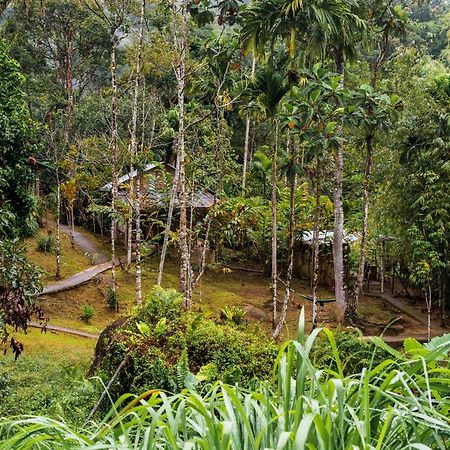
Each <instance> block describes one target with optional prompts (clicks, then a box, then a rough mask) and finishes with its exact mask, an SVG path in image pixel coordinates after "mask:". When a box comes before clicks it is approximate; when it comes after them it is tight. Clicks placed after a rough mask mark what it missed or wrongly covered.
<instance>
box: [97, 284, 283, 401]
mask: <svg viewBox="0 0 450 450" xmlns="http://www.w3.org/2000/svg"><path fill="white" fill-rule="evenodd" d="M182 302H183V298H182V296H181V295H180V294H179V293H178V292H176V291H175V290H164V289H162V288H155V289H153V290H152V291H151V293H150V295H149V298H148V299H147V301H146V302H145V303H144V305H143V306H142V307H140V308H137V309H136V310H134V311H133V313H132V314H131V315H130V316H129V317H128V318H127V320H126V321H125V323H123V324H121V325H120V326H118V327H117V328H115V329H113V330H112V331H109V330H108V332H107V338H106V339H103V338H101V339H100V340H99V345H98V346H97V352H96V353H97V358H96V361H97V362H96V364H97V370H96V372H97V373H102V374H104V375H106V378H108V379H109V378H111V376H112V375H113V374H114V373H115V372H116V369H117V367H119V366H120V364H121V363H122V362H123V361H125V364H124V368H123V369H122V370H121V372H120V373H119V375H118V376H117V378H116V381H115V382H114V383H113V385H112V387H111V393H112V396H113V398H118V397H119V396H120V395H121V394H123V393H126V392H132V393H140V392H142V391H143V390H147V389H164V390H166V391H169V392H179V391H181V390H182V389H184V388H192V387H194V386H196V385H197V384H199V383H203V384H208V383H213V382H215V381H223V382H227V383H230V384H234V383H239V384H240V385H241V386H244V387H251V386H255V385H256V384H257V383H258V382H259V380H261V379H269V378H270V376H271V372H272V367H273V364H274V362H275V359H276V356H277V354H278V347H277V346H276V345H275V344H274V343H273V342H272V341H271V340H269V339H268V338H267V337H266V336H265V334H264V333H263V332H262V331H261V330H259V329H258V328H257V327H256V326H249V325H247V324H245V323H242V324H241V325H238V324H236V323H235V321H233V320H226V319H217V320H213V319H211V318H207V317H204V316H203V315H198V314H190V313H186V312H185V311H183V309H182ZM98 369H99V370H98ZM91 373H93V371H91ZM193 374H197V376H194V375H193ZM200 387H201V386H200Z"/></svg>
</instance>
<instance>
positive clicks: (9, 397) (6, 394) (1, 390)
mask: <svg viewBox="0 0 450 450" xmlns="http://www.w3.org/2000/svg"><path fill="white" fill-rule="evenodd" d="M16 337H17V339H18V340H19V341H20V342H22V343H23V344H24V347H25V351H24V353H23V354H22V355H21V356H20V357H19V359H18V360H17V361H14V358H13V357H12V355H11V354H10V353H7V354H6V356H2V358H0V417H2V416H13V415H17V414H52V415H54V416H58V415H61V414H64V417H66V418H68V419H69V420H70V419H73V420H74V421H75V420H76V419H77V417H78V413H80V408H83V409H87V408H89V406H90V405H91V403H92V402H93V401H95V398H96V396H97V395H98V394H97V393H98V390H99V383H98V381H95V380H93V381H87V380H85V379H84V374H85V373H86V370H87V368H88V367H89V364H90V361H91V358H92V355H93V351H94V346H95V341H94V340H92V339H82V338H76V337H72V336H70V335H65V334H55V333H52V332H50V331H48V332H47V333H41V332H40V331H39V330H37V329H33V328H30V329H29V331H28V333H27V334H26V335H24V334H23V333H16Z"/></svg>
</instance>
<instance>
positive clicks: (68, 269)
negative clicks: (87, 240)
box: [25, 225, 91, 284]
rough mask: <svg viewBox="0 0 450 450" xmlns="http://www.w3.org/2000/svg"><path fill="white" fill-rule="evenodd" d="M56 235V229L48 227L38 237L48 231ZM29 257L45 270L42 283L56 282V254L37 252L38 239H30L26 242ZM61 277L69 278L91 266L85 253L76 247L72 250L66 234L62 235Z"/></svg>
mask: <svg viewBox="0 0 450 450" xmlns="http://www.w3.org/2000/svg"><path fill="white" fill-rule="evenodd" d="M49 230H50V231H51V232H52V233H53V235H54V234H55V228H54V226H52V225H48V226H47V228H45V229H39V231H38V235H45V234H46V233H47V231H49ZM25 245H26V249H27V256H28V258H29V259H30V261H31V262H32V263H34V264H36V265H37V266H39V267H40V268H41V269H42V270H43V274H42V282H43V283H44V284H45V283H51V282H53V281H55V272H56V257H55V253H54V252H51V253H44V252H40V251H38V250H37V244H36V238H35V237H30V238H28V239H27V240H26V241H25ZM61 253H62V257H61V276H62V278H67V277H69V276H71V275H74V274H75V273H78V272H81V271H82V270H85V269H87V268H88V267H90V266H91V263H90V261H89V259H88V257H87V256H86V255H85V254H84V252H83V251H82V250H81V249H79V248H77V247H75V248H72V246H71V244H70V238H69V236H67V235H66V234H65V233H61Z"/></svg>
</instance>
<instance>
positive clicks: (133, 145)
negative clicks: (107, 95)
mask: <svg viewBox="0 0 450 450" xmlns="http://www.w3.org/2000/svg"><path fill="white" fill-rule="evenodd" d="M144 15H145V0H142V1H141V10H140V20H139V38H138V48H137V55H136V72H135V76H134V90H133V102H132V109H131V130H130V153H131V158H132V160H134V159H135V158H136V156H137V116H138V99H139V84H140V76H141V62H142V61H141V59H142V42H143V37H144ZM142 126H144V124H142ZM133 170H134V169H133V164H132V165H131V173H133ZM137 172H138V173H137V176H136V192H134V189H133V188H134V186H133V184H134V183H133V180H131V183H130V218H129V225H128V252H127V266H128V267H130V266H131V253H132V252H131V249H132V239H133V225H132V224H133V213H134V215H135V228H136V238H135V239H136V286H135V288H136V303H137V304H138V305H140V304H141V303H142V265H141V203H142V198H141V197H142V192H141V175H140V173H139V170H138V171H137ZM133 194H134V196H133Z"/></svg>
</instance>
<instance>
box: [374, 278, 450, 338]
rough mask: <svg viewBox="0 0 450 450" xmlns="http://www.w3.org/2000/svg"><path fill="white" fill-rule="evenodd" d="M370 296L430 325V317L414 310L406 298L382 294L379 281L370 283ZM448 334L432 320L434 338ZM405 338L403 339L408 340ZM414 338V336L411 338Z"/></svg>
mask: <svg viewBox="0 0 450 450" xmlns="http://www.w3.org/2000/svg"><path fill="white" fill-rule="evenodd" d="M368 295H370V296H374V297H379V298H382V299H383V300H385V301H387V302H388V303H390V304H391V305H392V306H394V307H395V308H396V309H398V310H399V311H400V312H402V313H403V314H406V315H408V316H410V317H411V318H413V319H414V320H415V321H416V322H419V323H420V324H421V325H425V326H427V325H428V317H427V315H426V314H424V313H423V312H421V311H419V310H418V309H417V308H414V307H413V306H411V305H410V304H409V303H408V301H407V300H406V299H405V298H402V297H394V296H393V295H392V294H391V292H389V291H384V292H383V293H381V292H380V283H379V282H377V281H371V282H370V289H369V292H368ZM445 333H448V330H446V329H445V328H442V327H441V324H440V323H439V322H438V321H437V320H431V335H432V336H439V335H442V334H445ZM397 337H403V336H397ZM406 337H408V336H405V337H403V339H406ZM411 337H414V336H411Z"/></svg>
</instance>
